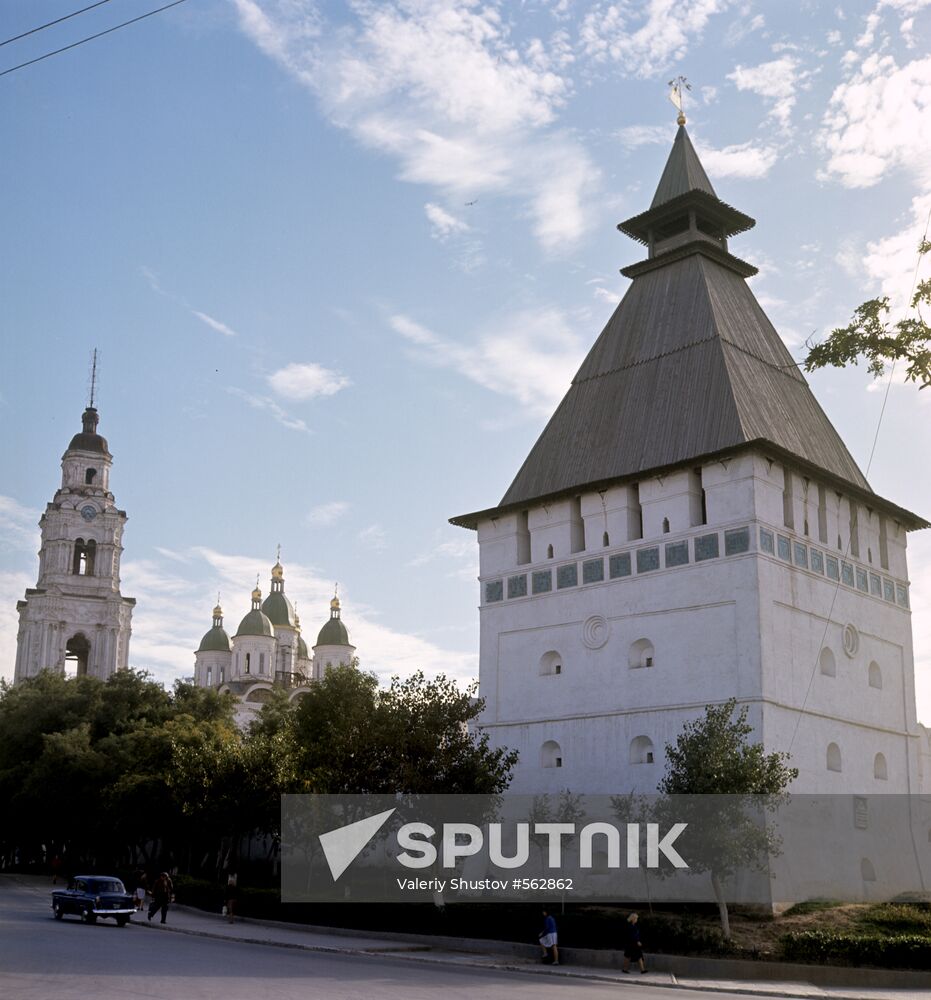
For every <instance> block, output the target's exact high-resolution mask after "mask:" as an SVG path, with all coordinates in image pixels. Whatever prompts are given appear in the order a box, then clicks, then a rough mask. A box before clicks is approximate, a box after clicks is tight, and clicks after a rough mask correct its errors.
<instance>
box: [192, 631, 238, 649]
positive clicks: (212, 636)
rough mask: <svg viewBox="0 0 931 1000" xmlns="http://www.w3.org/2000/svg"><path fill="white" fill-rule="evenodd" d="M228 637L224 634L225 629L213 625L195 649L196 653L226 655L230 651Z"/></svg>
mask: <svg viewBox="0 0 931 1000" xmlns="http://www.w3.org/2000/svg"><path fill="white" fill-rule="evenodd" d="M232 648H233V647H232V644H231V643H230V637H229V636H228V635H227V634H226V629H225V628H223V626H222V625H214V626H213V628H212V629H210V631H209V632H207V633H206V634H205V635H204V637H203V639H201V640H200V645H199V646H198V647H197V652H198V653H228V652H229V651H230V650H231V649H232Z"/></svg>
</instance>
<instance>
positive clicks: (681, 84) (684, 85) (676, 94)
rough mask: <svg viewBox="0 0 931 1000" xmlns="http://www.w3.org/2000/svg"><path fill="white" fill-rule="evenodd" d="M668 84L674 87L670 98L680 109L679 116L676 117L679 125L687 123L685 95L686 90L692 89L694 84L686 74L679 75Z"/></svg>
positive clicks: (670, 92)
mask: <svg viewBox="0 0 931 1000" xmlns="http://www.w3.org/2000/svg"><path fill="white" fill-rule="evenodd" d="M668 86H669V87H671V88H672V89H671V90H670V91H669V100H670V101H672V103H673V104H674V105H675V106H676V107H677V108H678V109H679V116H678V117H677V118H676V124H677V125H684V124H685V111H684V110H683V96H684V92H685V91H686V90H691V89H692V85H691V84H690V83H689V81H688V80H686V78H685V77H684V76H677V77H676V78H675V79H674V80H670V81H669V83H668Z"/></svg>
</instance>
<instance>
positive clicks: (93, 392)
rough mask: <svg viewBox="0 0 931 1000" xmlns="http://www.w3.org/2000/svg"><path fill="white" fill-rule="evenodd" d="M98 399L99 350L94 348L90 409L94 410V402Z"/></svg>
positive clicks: (88, 402)
mask: <svg viewBox="0 0 931 1000" xmlns="http://www.w3.org/2000/svg"><path fill="white" fill-rule="evenodd" d="M96 398H97V348H96V347H95V348H94V353H93V354H92V355H91V377H90V393H89V397H88V401H87V406H88V409H90V410H93V409H94V400H95V399H96Z"/></svg>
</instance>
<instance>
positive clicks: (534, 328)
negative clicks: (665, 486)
mask: <svg viewBox="0 0 931 1000" xmlns="http://www.w3.org/2000/svg"><path fill="white" fill-rule="evenodd" d="M389 323H390V324H391V326H392V327H393V328H394V329H395V330H396V331H397V332H398V333H399V334H401V336H402V337H404V338H405V339H406V340H407V341H409V342H410V343H411V344H413V345H415V347H416V348H417V351H418V355H419V356H420V357H421V358H422V359H423V360H425V361H426V362H428V363H430V364H434V365H437V366H438V367H442V368H450V369H452V370H454V371H457V372H458V373H459V374H460V375H462V376H464V377H465V378H468V379H470V380H471V381H473V382H476V383H478V384H479V385H481V386H484V388H486V389H490V390H491V391H492V392H496V393H500V394H501V395H504V396H510V397H512V398H514V399H516V400H518V402H520V403H521V405H522V406H524V408H525V409H526V410H527V411H528V412H531V413H534V414H536V415H540V416H549V415H550V414H551V413H552V411H553V407H554V406H555V405H556V404H557V403H558V402H559V400H560V399H562V397H563V395H564V394H565V393H566V390H567V389H568V388H569V383H570V382H571V380H572V376H573V375H574V374H575V372H576V370H577V369H578V367H579V365H580V364H581V362H582V358H583V357H584V355H585V347H584V345H583V343H582V341H581V339H580V338H579V336H578V335H577V334H576V333H574V332H573V331H572V330H571V329H570V327H569V324H568V322H567V320H566V317H565V316H564V315H563V313H562V312H560V311H559V310H557V309H527V310H522V311H519V312H516V313H512V314H510V315H508V316H504V317H501V318H499V319H498V320H496V321H494V322H493V323H491V324H489V325H488V326H486V327H483V328H482V329H481V330H480V331H478V333H477V335H476V338H475V342H474V343H473V344H469V345H465V344H459V343H456V342H455V341H452V340H448V339H445V338H443V337H441V336H439V335H437V334H435V333H433V332H432V331H431V330H428V329H427V328H426V327H424V326H422V325H421V324H419V323H417V322H415V321H414V320H412V319H411V318H410V317H408V316H404V315H402V314H397V315H394V316H391V317H390V318H389Z"/></svg>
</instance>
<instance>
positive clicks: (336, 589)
mask: <svg viewBox="0 0 931 1000" xmlns="http://www.w3.org/2000/svg"><path fill="white" fill-rule="evenodd" d="M330 610H331V611H339V584H338V583H334V584H333V600H332V601H330Z"/></svg>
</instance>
